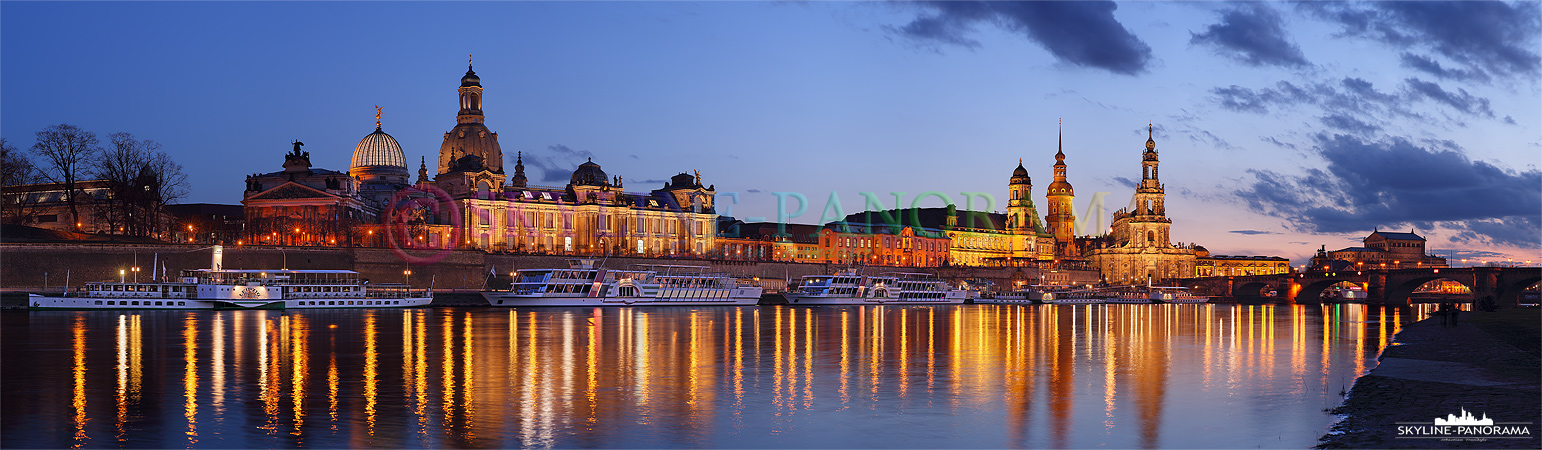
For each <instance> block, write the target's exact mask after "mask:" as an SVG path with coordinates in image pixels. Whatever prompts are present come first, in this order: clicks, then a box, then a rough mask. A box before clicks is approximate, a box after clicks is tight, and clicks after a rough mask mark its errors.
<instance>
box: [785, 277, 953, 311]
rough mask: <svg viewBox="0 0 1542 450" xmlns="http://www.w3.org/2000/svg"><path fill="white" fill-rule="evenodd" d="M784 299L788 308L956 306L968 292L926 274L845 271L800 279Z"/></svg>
mask: <svg viewBox="0 0 1542 450" xmlns="http://www.w3.org/2000/svg"><path fill="white" fill-rule="evenodd" d="M784 295H785V296H786V297H787V304H789V305H937V304H944V305H946V304H955V305H956V304H961V303H964V299H965V297H967V296H968V292H967V291H966V290H964V289H955V288H953V287H951V286H949V285H948V282H947V281H944V280H942V279H941V278H937V276H936V275H932V274H929V273H907V272H896V273H885V274H883V275H878V276H858V275H857V274H856V271H854V270H846V271H841V272H839V273H837V274H835V275H808V276H804V277H803V282H802V283H801V284H799V285H798V288H797V289H794V290H792V291H789V292H787V293H786V294H784Z"/></svg>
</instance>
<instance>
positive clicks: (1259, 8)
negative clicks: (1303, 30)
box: [1189, 3, 1312, 67]
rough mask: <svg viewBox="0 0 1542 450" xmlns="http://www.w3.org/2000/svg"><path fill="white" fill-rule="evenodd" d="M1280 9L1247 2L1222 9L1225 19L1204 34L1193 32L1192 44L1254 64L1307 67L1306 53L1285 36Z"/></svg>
mask: <svg viewBox="0 0 1542 450" xmlns="http://www.w3.org/2000/svg"><path fill="white" fill-rule="evenodd" d="M1284 23H1285V21H1284V20H1282V19H1281V18H1280V14H1279V12H1277V11H1275V10H1274V8H1270V7H1269V6H1267V5H1265V4H1263V3H1245V4H1242V5H1239V6H1237V7H1235V8H1233V9H1230V10H1227V11H1222V12H1221V22H1220V23H1216V24H1213V25H1210V27H1209V28H1206V29H1205V32H1203V33H1190V35H1191V36H1192V37H1190V38H1189V43H1190V44H1196V45H1206V46H1209V47H1211V48H1213V49H1214V50H1215V52H1216V53H1217V54H1220V55H1221V56H1224V57H1227V58H1230V59H1233V60H1236V61H1238V62H1241V63H1243V64H1247V65H1250V66H1280V67H1306V66H1310V65H1312V64H1311V63H1309V62H1307V60H1306V55H1303V54H1302V53H1301V47H1298V46H1296V44H1295V43H1294V42H1291V41H1290V38H1288V37H1287V36H1286V35H1285V26H1284Z"/></svg>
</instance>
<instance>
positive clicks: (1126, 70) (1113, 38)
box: [889, 1, 1151, 75]
mask: <svg viewBox="0 0 1542 450" xmlns="http://www.w3.org/2000/svg"><path fill="white" fill-rule="evenodd" d="M896 4H898V5H905V6H911V5H914V6H917V7H919V8H921V9H922V10H923V11H924V12H922V13H921V15H920V16H919V17H916V18H915V19H914V20H911V21H910V23H908V24H905V25H904V26H900V27H897V28H895V27H890V29H889V31H890V32H891V33H895V34H897V35H899V36H901V37H904V38H907V39H909V40H910V41H911V42H915V43H919V44H922V45H925V44H932V45H937V44H940V45H950V46H958V47H964V48H971V49H972V48H979V47H980V46H981V44H980V41H977V40H975V39H974V38H971V37H970V35H971V34H973V32H974V29H975V27H976V26H977V25H980V24H985V25H993V26H996V27H999V28H1001V29H1003V30H1006V31H1008V32H1010V33H1013V34H1016V35H1019V36H1021V37H1024V38H1027V39H1028V40H1029V41H1031V42H1034V43H1036V44H1039V46H1041V47H1043V48H1044V49H1045V50H1047V51H1049V53H1050V54H1051V55H1054V57H1055V59H1056V60H1059V61H1061V62H1064V63H1068V64H1071V65H1075V66H1081V67H1087V68H1093V69H1102V70H1107V71H1109V72H1113V73H1117V74H1123V75H1136V74H1139V73H1142V72H1145V71H1146V65H1147V64H1148V63H1150V61H1151V47H1150V46H1148V45H1146V43H1145V42H1144V41H1141V40H1140V38H1139V37H1136V36H1135V35H1134V34H1132V33H1130V30H1128V29H1126V28H1125V27H1124V25H1123V24H1121V23H1119V21H1118V20H1116V19H1114V10H1116V9H1118V8H1119V6H1118V5H1117V4H1115V3H1114V2H1112V1H1079V2H996V1H983V2H982V1H937V2H916V3H911V2H898V3H896Z"/></svg>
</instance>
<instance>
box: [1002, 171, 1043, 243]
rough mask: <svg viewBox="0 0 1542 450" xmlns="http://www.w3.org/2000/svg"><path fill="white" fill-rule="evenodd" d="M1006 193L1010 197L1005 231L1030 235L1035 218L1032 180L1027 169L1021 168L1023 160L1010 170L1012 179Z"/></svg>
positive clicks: (1033, 227)
mask: <svg viewBox="0 0 1542 450" xmlns="http://www.w3.org/2000/svg"><path fill="white" fill-rule="evenodd" d="M1007 191H1008V193H1009V195H1011V197H1009V198H1008V200H1007V231H1009V232H1011V233H1012V234H1030V233H1032V232H1033V231H1034V229H1035V228H1037V227H1035V226H1034V225H1035V223H1034V222H1036V220H1035V219H1036V218H1035V217H1034V215H1035V214H1034V212H1033V198H1032V197H1031V195H1032V192H1033V178H1030V177H1029V176H1028V169H1025V168H1023V160H1021V159H1019V160H1017V169H1014V170H1012V178H1011V180H1010V181H1009V182H1008V183H1007Z"/></svg>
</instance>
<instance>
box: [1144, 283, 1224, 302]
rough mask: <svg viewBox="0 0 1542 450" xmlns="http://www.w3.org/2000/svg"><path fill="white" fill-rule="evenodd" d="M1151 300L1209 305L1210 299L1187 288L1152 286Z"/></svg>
mask: <svg viewBox="0 0 1542 450" xmlns="http://www.w3.org/2000/svg"><path fill="white" fill-rule="evenodd" d="M1149 289H1150V290H1151V300H1152V301H1157V302H1163V303H1209V302H1210V297H1209V296H1205V295H1199V294H1196V293H1194V292H1193V291H1190V290H1189V288H1186V287H1174V286H1151V287H1150V288H1149Z"/></svg>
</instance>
